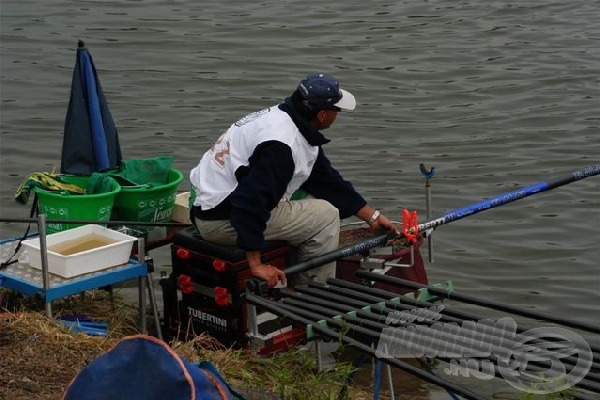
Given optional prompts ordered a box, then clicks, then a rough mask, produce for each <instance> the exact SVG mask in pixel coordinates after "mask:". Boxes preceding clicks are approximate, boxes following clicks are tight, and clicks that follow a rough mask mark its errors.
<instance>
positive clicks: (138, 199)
mask: <svg viewBox="0 0 600 400" xmlns="http://www.w3.org/2000/svg"><path fill="white" fill-rule="evenodd" d="M182 180H183V174H182V173H181V171H179V170H177V169H175V168H171V169H170V170H169V175H168V178H167V183H165V184H164V185H148V186H145V185H141V186H131V187H129V186H121V192H120V193H119V194H117V197H116V199H115V211H116V217H117V218H118V220H120V221H140V222H171V218H172V216H173V207H174V206H175V196H176V195H177V187H178V186H179V184H180V183H181V181H182Z"/></svg>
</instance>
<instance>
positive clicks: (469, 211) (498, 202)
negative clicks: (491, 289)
mask: <svg viewBox="0 0 600 400" xmlns="http://www.w3.org/2000/svg"><path fill="white" fill-rule="evenodd" d="M599 174H600V164H596V165H590V166H588V167H585V168H582V169H579V170H577V171H573V172H571V173H570V174H566V175H561V176H557V177H555V178H551V179H549V180H547V181H542V182H538V183H534V184H533V185H529V186H526V187H524V188H521V189H517V190H513V191H510V192H505V193H501V194H499V195H496V196H493V197H490V198H489V199H486V200H483V201H479V202H477V203H474V204H471V205H469V206H466V207H461V208H455V209H454V210H450V211H448V212H446V213H445V214H444V215H442V216H441V217H439V218H436V219H433V220H430V221H427V222H425V223H423V224H419V231H424V230H428V229H431V228H436V227H438V226H440V225H444V224H447V223H450V222H453V221H457V220H459V219H462V218H465V217H468V216H470V215H473V214H477V213H479V212H481V211H485V210H489V209H490V208H496V207H500V206H503V205H505V204H508V203H512V202H513V201H516V200H519V199H522V198H524V197H528V196H531V195H534V194H537V193H542V192H547V191H548V190H552V189H555V188H557V187H560V186H564V185H566V184H569V183H571V182H575V181H579V180H581V179H585V178H589V177H590V176H594V175H599Z"/></svg>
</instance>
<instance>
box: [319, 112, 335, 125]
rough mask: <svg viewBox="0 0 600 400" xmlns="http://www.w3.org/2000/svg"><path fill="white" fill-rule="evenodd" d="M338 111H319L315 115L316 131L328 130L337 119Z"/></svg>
mask: <svg viewBox="0 0 600 400" xmlns="http://www.w3.org/2000/svg"><path fill="white" fill-rule="evenodd" d="M337 114H338V111H337V110H321V111H319V112H318V113H317V122H318V127H317V129H327V128H329V127H330V126H331V125H332V124H333V123H334V122H335V119H336V118H337Z"/></svg>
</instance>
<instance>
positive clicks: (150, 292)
mask: <svg viewBox="0 0 600 400" xmlns="http://www.w3.org/2000/svg"><path fill="white" fill-rule="evenodd" d="M153 282H154V279H152V272H148V274H147V275H146V286H148V297H149V298H150V307H151V308H152V316H153V317H154V326H155V328H156V337H158V338H159V339H160V340H162V338H163V335H162V330H161V328H160V319H159V318H158V307H157V305H156V296H155V295H154V285H153Z"/></svg>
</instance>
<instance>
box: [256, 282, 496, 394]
mask: <svg viewBox="0 0 600 400" xmlns="http://www.w3.org/2000/svg"><path fill="white" fill-rule="evenodd" d="M246 299H247V300H248V302H249V303H250V304H255V305H257V306H262V307H264V308H266V309H267V310H269V311H271V312H273V313H275V314H278V315H280V316H283V317H289V318H291V319H293V320H295V321H298V322H300V323H303V324H305V325H311V326H312V328H313V330H315V331H317V332H319V333H320V334H321V335H323V336H325V337H328V338H331V339H334V340H341V341H343V342H344V343H346V344H348V345H350V346H354V347H355V348H356V349H358V350H360V351H362V352H364V353H367V354H370V355H371V356H374V357H375V356H376V355H375V350H374V349H372V348H371V347H369V346H367V345H365V344H363V343H361V342H359V341H357V340H356V339H353V338H351V337H349V336H342V337H340V334H339V332H336V331H334V330H332V329H330V328H326V327H323V326H321V325H319V324H316V323H315V322H314V321H311V320H310V319H308V318H304V317H302V316H300V315H298V314H296V313H293V312H291V311H289V310H286V309H285V308H283V307H281V306H278V305H276V304H274V303H273V302H270V301H267V300H264V299H263V298H262V297H260V296H256V295H253V294H251V293H249V294H248V295H247V297H246ZM381 361H382V362H384V363H386V364H389V365H391V366H393V367H396V368H400V369H402V370H404V371H406V372H408V373H410V374H412V375H414V376H417V377H419V378H421V379H424V380H426V381H428V382H431V383H434V384H436V385H439V386H441V387H444V388H447V389H450V390H452V391H453V392H454V393H457V394H459V395H461V396H462V397H464V398H465V399H469V400H483V399H486V397H484V396H481V395H479V394H477V393H474V392H472V391H470V390H468V389H466V388H464V387H462V386H459V385H456V384H454V383H452V382H449V381H446V380H444V379H441V378H438V377H437V376H435V375H433V374H430V373H428V372H425V371H423V370H421V369H419V368H417V367H415V366H413V365H410V364H408V363H406V362H404V361H401V360H398V359H395V358H381Z"/></svg>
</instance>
